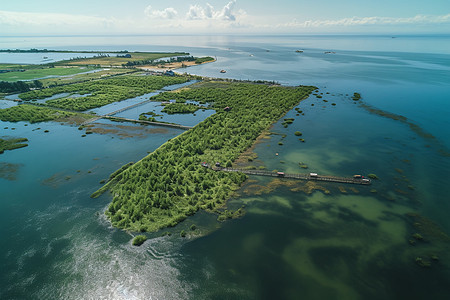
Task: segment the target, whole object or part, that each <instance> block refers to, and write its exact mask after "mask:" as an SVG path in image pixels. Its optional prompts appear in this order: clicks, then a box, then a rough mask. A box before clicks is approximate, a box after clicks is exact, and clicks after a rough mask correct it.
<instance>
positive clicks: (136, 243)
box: [131, 235, 147, 246]
mask: <svg viewBox="0 0 450 300" xmlns="http://www.w3.org/2000/svg"><path fill="white" fill-rule="evenodd" d="M146 240H147V237H146V236H145V235H137V236H135V237H134V239H133V241H132V242H131V243H132V244H133V246H140V245H142V244H143V243H144V242H145V241H146Z"/></svg>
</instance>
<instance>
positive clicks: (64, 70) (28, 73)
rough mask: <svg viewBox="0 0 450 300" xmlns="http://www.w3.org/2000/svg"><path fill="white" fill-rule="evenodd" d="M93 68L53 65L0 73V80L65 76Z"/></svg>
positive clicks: (13, 80)
mask: <svg viewBox="0 0 450 300" xmlns="http://www.w3.org/2000/svg"><path fill="white" fill-rule="evenodd" d="M91 70H93V69H86V68H80V67H69V68H68V67H55V68H41V69H30V70H25V71H23V72H20V71H18V72H8V73H1V74H0V81H12V82H15V81H22V80H34V79H38V78H43V77H47V76H67V75H74V74H78V73H83V72H87V71H91Z"/></svg>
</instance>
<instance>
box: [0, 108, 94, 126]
mask: <svg viewBox="0 0 450 300" xmlns="http://www.w3.org/2000/svg"><path fill="white" fill-rule="evenodd" d="M75 115H77V116H84V117H85V118H88V117H89V115H87V114H86V115H83V114H78V113H73V112H67V111H60V110H56V109H52V108H47V107H40V106H35V105H25V104H24V105H17V106H13V107H9V108H5V109H0V120H1V121H4V122H19V121H28V122H30V123H37V122H45V121H52V120H62V119H65V118H67V117H71V116H75Z"/></svg>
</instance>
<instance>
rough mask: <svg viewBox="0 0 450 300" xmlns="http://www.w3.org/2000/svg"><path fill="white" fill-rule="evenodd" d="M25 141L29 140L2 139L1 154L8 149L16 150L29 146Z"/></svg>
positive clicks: (0, 144) (0, 142) (0, 140)
mask: <svg viewBox="0 0 450 300" xmlns="http://www.w3.org/2000/svg"><path fill="white" fill-rule="evenodd" d="M24 142H28V139H26V138H12V139H0V154H2V153H3V152H5V151H6V150H14V149H19V148H23V147H26V146H28V144H25V143H24Z"/></svg>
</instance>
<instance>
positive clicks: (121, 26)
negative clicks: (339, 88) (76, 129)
mask: <svg viewBox="0 0 450 300" xmlns="http://www.w3.org/2000/svg"><path fill="white" fill-rule="evenodd" d="M133 1H135V2H139V3H142V4H144V3H145V2H147V3H146V5H145V6H144V5H142V6H141V8H140V11H139V9H138V6H137V5H134V6H133V7H135V9H136V11H134V12H133V17H129V16H126V15H124V14H118V15H114V13H109V14H106V13H105V14H104V15H98V14H94V15H91V14H85V13H83V12H79V13H68V12H67V11H65V10H64V9H61V12H54V11H52V12H50V11H45V9H39V11H36V10H35V11H21V10H15V11H14V10H0V35H21V34H24V35H25V34H26V35H46V34H115V33H120V34H160V33H179V34H196V33H198V34H202V33H297V34H302V33H371V32H374V33H375V32H378V33H448V32H450V5H449V6H448V8H449V9H448V10H447V11H446V9H445V8H444V9H440V10H438V11H439V12H440V14H414V15H409V16H405V15H404V14H403V15H398V16H392V15H390V16H377V15H372V16H344V17H342V13H340V14H335V15H333V13H332V9H330V10H329V12H328V13H326V14H323V15H326V16H327V18H324V16H323V15H322V14H320V15H319V16H316V17H315V18H312V16H310V15H309V14H308V5H307V4H305V5H304V7H302V8H303V9H302V10H298V11H293V10H290V9H289V7H288V8H287V9H286V10H282V9H280V8H278V10H271V9H270V7H267V10H266V11H264V10H262V8H261V7H259V8H257V7H256V6H255V5H254V3H252V5H247V6H246V7H245V9H244V8H243V7H240V6H239V4H240V3H241V2H242V4H249V2H248V1H249V0H239V1H236V0H225V1H223V2H222V3H220V0H212V1H215V2H216V5H215V6H213V5H212V4H210V3H209V2H204V3H203V4H198V3H186V2H184V4H185V5H180V4H179V1H175V0H173V1H167V2H166V4H165V5H167V4H169V5H170V4H177V5H178V6H176V5H171V6H167V7H164V3H163V4H161V3H156V4H154V3H151V4H148V2H149V1H144V0H131V2H130V3H132V2H133ZM320 1H322V2H327V1H331V0H320ZM349 1H350V0H349ZM438 1H440V0H438ZM19 2H20V1H19ZM111 2H114V0H111ZM262 2H264V1H262ZM278 2H279V4H280V5H282V4H283V2H286V3H287V2H291V0H279V1H278ZM363 2H364V1H363ZM127 3H128V2H127ZM161 5H162V6H161ZM261 5H262V3H258V6H261ZM244 6H245V5H244ZM18 8H19V6H18ZM123 9H125V8H123ZM89 11H90V10H89ZM330 11H331V13H330ZM99 12H101V10H100V11H99ZM305 16H306V17H305Z"/></svg>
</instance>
